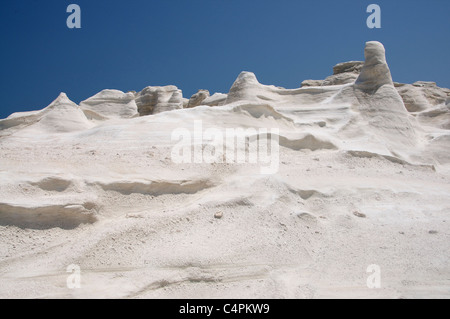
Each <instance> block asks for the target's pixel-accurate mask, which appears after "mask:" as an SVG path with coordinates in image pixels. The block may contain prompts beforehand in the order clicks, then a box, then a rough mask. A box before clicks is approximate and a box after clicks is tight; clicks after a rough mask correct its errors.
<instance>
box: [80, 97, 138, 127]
mask: <svg viewBox="0 0 450 319" xmlns="http://www.w3.org/2000/svg"><path fill="white" fill-rule="evenodd" d="M80 108H81V109H82V110H83V111H84V113H85V114H86V116H87V117H88V118H91V119H97V120H104V119H114V118H132V117H136V116H139V113H138V109H137V105H136V102H135V96H134V94H133V93H131V92H130V93H124V92H122V91H119V90H103V91H101V92H99V93H97V94H96V95H94V96H93V97H90V98H89V99H87V100H85V101H83V102H81V103H80Z"/></svg>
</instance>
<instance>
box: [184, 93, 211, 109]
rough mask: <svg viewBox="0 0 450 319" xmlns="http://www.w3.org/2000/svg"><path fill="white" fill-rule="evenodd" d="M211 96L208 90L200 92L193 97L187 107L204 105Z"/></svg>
mask: <svg viewBox="0 0 450 319" xmlns="http://www.w3.org/2000/svg"><path fill="white" fill-rule="evenodd" d="M209 96H210V94H209V91H208V90H198V92H197V93H195V94H194V95H192V97H191V98H190V100H189V103H188V105H187V107H188V108H191V107H196V106H199V105H202V102H203V101H204V100H206V99H207V98H208V97H209Z"/></svg>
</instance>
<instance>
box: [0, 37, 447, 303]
mask: <svg viewBox="0 0 450 319" xmlns="http://www.w3.org/2000/svg"><path fill="white" fill-rule="evenodd" d="M423 90H424V91H423V92H430V91H427V90H426V88H424V89H423ZM431 90H437V89H436V88H433V89H431ZM147 91H148V92H150V91H151V92H153V91H154V90H153V91H152V89H149V88H147V89H146V91H145V92H147ZM158 92H159V91H158ZM177 92H178V91H177ZM411 92H412V93H411ZM421 92H422V91H421ZM403 93H404V92H403ZM146 94H147V93H146ZM177 94H178V93H177ZM408 94H409V95H408ZM414 94H419V93H417V92H416V91H408V92H407V93H405V95H408V96H412V95H414ZM420 94H422V93H420ZM424 94H425V93H424ZM133 95H134V96H137V97H138V98H140V99H141V100H140V105H144V104H143V103H144V102H142V96H147V95H148V94H147V95H143V93H136V94H134V93H127V94H125V93H121V92H119V91H112V90H108V91H103V92H101V93H99V94H98V95H96V96H94V97H93V98H91V99H88V100H87V101H85V102H83V103H81V106H80V107H79V106H77V105H76V104H75V103H73V102H71V101H70V100H69V99H68V98H67V96H65V95H64V94H62V95H61V96H60V97H59V98H58V99H57V100H56V101H55V102H53V103H52V104H51V105H50V106H49V107H47V108H45V109H44V110H42V111H37V112H31V113H26V114H23V113H19V114H14V115H12V116H11V117H9V118H8V119H5V120H1V121H0V177H1V178H0V234H1V236H0V298H14V297H19V298H326V297H332V298H334V297H357V298H382V297H383V298H434V297H446V298H448V297H449V296H450V266H449V252H450V220H449V218H448V215H449V211H450V170H449V168H450V166H449V164H450V156H449V152H448V149H449V146H450V132H449V131H448V129H449V127H448V124H447V123H448V116H449V115H448V114H449V113H448V108H449V104H448V98H447V104H445V102H444V103H440V104H438V105H431V104H426V105H425V106H423V107H421V109H420V110H419V111H417V112H408V110H407V109H406V107H405V105H404V102H403V100H402V97H401V96H400V95H399V93H398V90H396V88H395V87H394V83H393V82H392V79H391V75H390V72H389V68H388V66H387V63H386V60H385V57H384V48H383V46H382V45H381V44H380V43H377V42H369V43H367V45H366V63H365V65H364V67H363V69H362V70H361V74H360V75H359V77H358V79H357V80H356V82H355V83H347V84H343V85H333V86H319V87H304V88H300V89H293V90H288V89H283V88H279V87H275V86H267V85H262V84H260V83H259V82H258V81H257V79H256V77H255V75H254V74H252V73H249V72H243V73H242V74H241V75H240V76H239V77H238V79H237V80H236V82H235V84H234V85H233V87H232V88H231V90H230V92H229V94H228V96H226V95H216V97H217V96H219V97H220V100H221V102H220V104H219V102H217V103H216V102H214V103H215V105H218V104H219V105H221V106H216V107H210V106H198V107H195V108H189V109H176V110H172V111H169V112H162V113H158V114H154V115H148V116H143V117H136V115H137V114H136V112H137V106H136V103H135V101H134V100H133V98H132V96H133ZM178 95H179V94H178ZM178 95H177V96H178ZM152 99H153V98H148V99H147V100H146V101H145V103H147V104H148V105H153V104H151V103H153V102H152V101H153V100H152ZM421 101H422V100H421ZM423 101H425V100H423ZM211 103H212V102H211ZM421 103H422V102H421ZM147 104H145V105H147ZM222 104H224V105H222ZM422 104H423V103H422ZM177 105H178V104H177ZM151 107H153V106H151ZM176 108H178V106H177V107H176ZM199 120H201V121H202V125H203V130H206V129H208V128H216V129H219V130H223V131H225V129H227V128H244V129H247V128H255V129H259V128H268V129H270V128H277V129H279V145H280V148H279V149H280V154H279V161H278V164H279V170H278V172H277V173H276V174H271V175H262V174H261V170H260V165H258V164H248V163H247V164H235V163H214V164H205V163H189V164H175V163H174V162H173V161H172V158H171V152H172V149H173V147H174V145H175V144H176V143H177V141H173V140H172V139H171V136H172V132H173V131H174V130H175V129H177V128H186V129H187V130H189V131H191V132H192V131H193V130H194V127H195V123H196V122H195V121H199ZM197 123H198V122H197ZM192 134H193V132H192ZM194 143H203V144H204V143H205V141H199V140H194ZM218 212H221V213H222V215H223V217H222V218H221V219H218V218H215V217H214V216H215V214H216V213H218ZM71 264H76V265H79V266H80V267H81V276H82V277H81V289H74V290H71V289H68V288H67V286H66V279H67V276H68V275H69V274H68V273H67V272H66V269H67V266H69V265H71ZM372 264H376V265H379V266H380V269H381V288H380V289H369V288H368V287H367V285H366V280H367V278H368V276H369V275H370V273H367V272H366V269H367V267H368V266H369V265H372Z"/></svg>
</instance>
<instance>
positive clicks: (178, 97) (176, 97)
mask: <svg viewBox="0 0 450 319" xmlns="http://www.w3.org/2000/svg"><path fill="white" fill-rule="evenodd" d="M136 105H137V107H138V112H139V115H140V116H145V115H151V114H157V113H161V112H165V111H171V110H176V109H182V108H183V93H182V92H181V90H179V89H178V88H177V87H176V86H174V85H168V86H149V87H146V88H145V89H143V90H142V91H141V92H139V93H136Z"/></svg>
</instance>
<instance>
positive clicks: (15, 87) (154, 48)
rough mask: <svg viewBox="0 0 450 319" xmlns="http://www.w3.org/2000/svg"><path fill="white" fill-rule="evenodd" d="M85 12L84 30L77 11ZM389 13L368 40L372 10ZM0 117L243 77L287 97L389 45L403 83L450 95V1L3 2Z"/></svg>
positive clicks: (221, 87)
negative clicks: (74, 24)
mask: <svg viewBox="0 0 450 319" xmlns="http://www.w3.org/2000/svg"><path fill="white" fill-rule="evenodd" d="M71 3H75V4H78V5H79V6H80V7H81V10H82V12H81V19H82V28H81V29H68V28H67V26H66V19H67V17H68V15H69V14H68V13H66V8H67V6H68V5H69V4H71ZM371 3H376V4H378V5H380V7H381V10H382V28H381V29H368V28H367V26H366V19H367V17H368V15H369V14H368V13H366V8H367V6H368V5H369V4H371ZM0 8H1V10H0V41H1V43H2V46H1V50H0V68H1V76H0V92H1V95H2V99H1V102H0V118H4V117H7V116H8V115H9V114H11V113H13V112H18V111H28V110H36V109H41V108H43V107H45V106H47V105H48V104H49V103H50V102H51V101H52V100H54V99H55V98H56V97H57V96H58V94H59V93H60V92H66V93H67V94H68V96H69V98H71V99H72V100H73V101H75V102H77V103H79V102H80V101H82V100H84V99H86V98H88V97H90V96H92V95H94V94H95V93H97V92H99V91H101V90H102V89H106V88H110V89H119V90H122V91H129V90H135V91H140V90H141V89H143V88H144V87H146V86H149V85H168V84H173V85H176V86H178V87H179V88H180V89H182V90H183V95H184V96H185V97H188V98H189V97H190V96H191V95H192V94H194V93H195V92H196V91H197V90H198V89H208V90H210V92H211V93H214V92H223V93H227V92H228V90H229V88H230V87H231V85H232V84H233V82H234V80H235V79H236V77H237V76H238V75H239V73H240V72H241V71H243V70H245V71H252V72H255V73H256V76H257V77H258V79H259V81H260V82H261V83H264V84H274V85H277V86H283V87H286V88H296V87H299V85H300V83H301V82H302V81H303V80H305V79H323V78H325V77H326V76H328V75H330V74H331V73H332V67H333V65H335V64H337V63H339V62H343V61H349V60H363V59H364V43H365V42H366V41H370V40H378V41H381V42H382V43H383V44H384V45H385V47H386V50H387V59H388V63H389V66H390V68H391V73H392V75H393V78H394V81H398V82H404V83H412V82H415V81H417V80H424V81H435V82H437V83H438V85H440V86H443V87H450V76H449V75H450V61H449V60H450V40H449V39H450V34H449V32H450V19H449V12H450V1H448V0H428V1H425V0H421V1H417V0H409V1H407V0H395V1H392V0H390V1H379V0H372V1H361V0H343V1H337V0H329V1H328V0H317V1H301V0H277V1H275V0H273V1H272V0H128V1H124V0H120V1H119V0H71V1H65V0H3V1H2V3H1V7H0Z"/></svg>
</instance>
